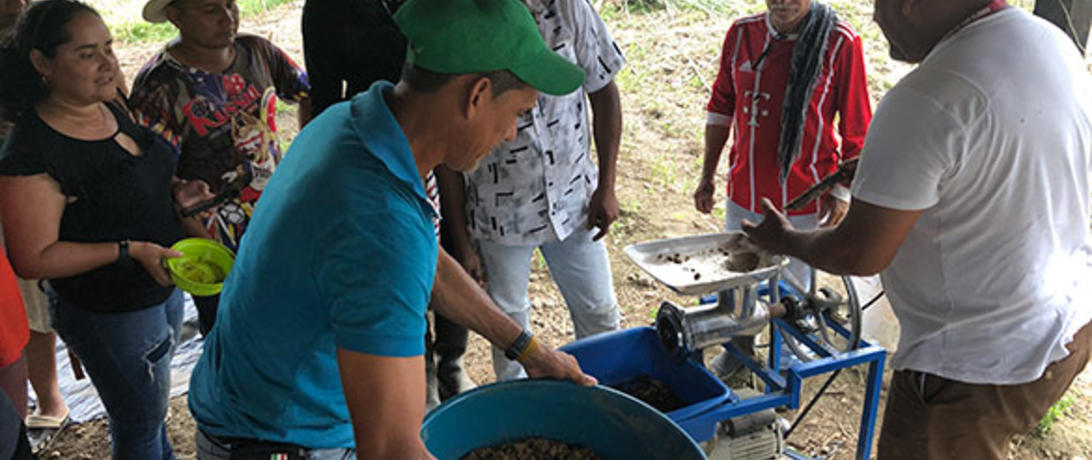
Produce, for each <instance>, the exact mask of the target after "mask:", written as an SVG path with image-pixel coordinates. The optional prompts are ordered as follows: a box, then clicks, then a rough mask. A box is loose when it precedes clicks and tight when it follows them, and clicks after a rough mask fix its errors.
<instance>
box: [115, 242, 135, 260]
mask: <svg viewBox="0 0 1092 460" xmlns="http://www.w3.org/2000/svg"><path fill="white" fill-rule="evenodd" d="M118 265H121V266H122V267H131V266H133V257H132V256H130V255H129V240H122V241H118Z"/></svg>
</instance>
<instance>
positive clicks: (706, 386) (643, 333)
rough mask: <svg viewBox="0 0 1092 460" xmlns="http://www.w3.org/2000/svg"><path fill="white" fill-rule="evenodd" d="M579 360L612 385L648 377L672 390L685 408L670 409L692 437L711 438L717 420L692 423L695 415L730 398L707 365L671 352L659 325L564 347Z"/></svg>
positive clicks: (586, 370) (670, 413)
mask: <svg viewBox="0 0 1092 460" xmlns="http://www.w3.org/2000/svg"><path fill="white" fill-rule="evenodd" d="M561 350H564V351H566V352H568V353H570V354H572V355H573V356H574V357H576V360H577V361H578V362H580V368H581V369H583V370H584V372H585V373H587V374H589V375H592V376H594V377H595V378H597V379H599V383H600V384H602V385H607V386H613V385H617V384H620V383H624V382H626V381H629V380H632V379H635V378H637V377H640V376H642V375H647V376H649V377H651V378H653V379H656V380H659V381H661V382H663V383H664V384H665V385H667V386H668V387H669V388H671V390H672V391H674V392H675V394H676V395H677V396H678V397H679V399H680V400H682V402H683V404H686V406H684V407H682V408H680V409H677V410H673V411H671V412H668V413H667V416H668V418H670V419H671V420H672V421H674V422H676V423H678V424H679V425H680V426H682V427H683V428H684V429H685V430H686V432H687V433H688V434H689V435H690V436H691V437H692V438H694V439H697V440H706V439H709V438H711V437H712V435H713V430H714V429H715V428H716V424H715V423H712V424H710V423H700V424H695V423H689V422H690V420H691V419H693V418H694V417H695V416H697V415H699V414H701V413H704V412H707V411H709V410H710V409H712V408H714V407H716V406H719V405H720V404H722V403H724V402H725V401H727V400H728V399H729V397H730V396H729V395H730V393H729V391H728V387H727V386H725V385H724V383H722V382H721V381H720V380H719V379H717V378H716V377H714V376H713V374H711V373H710V372H709V371H708V370H706V369H705V367H703V366H701V365H700V364H698V363H696V362H694V361H692V360H689V359H678V358H676V357H674V356H671V355H669V354H668V353H667V352H665V351H664V350H663V348H662V347H661V346H660V341H659V338H658V336H657V335H656V329H654V328H651V327H636V328H632V329H624V330H621V331H616V332H608V333H603V334H598V335H595V336H592V337H588V338H586V339H583V340H578V341H576V342H573V343H570V344H568V345H565V346H563V347H561Z"/></svg>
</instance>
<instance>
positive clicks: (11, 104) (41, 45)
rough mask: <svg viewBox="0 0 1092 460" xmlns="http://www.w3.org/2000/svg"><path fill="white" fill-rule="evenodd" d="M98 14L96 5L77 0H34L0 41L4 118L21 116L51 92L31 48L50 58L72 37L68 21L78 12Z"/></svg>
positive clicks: (0, 93)
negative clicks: (33, 59)
mask: <svg viewBox="0 0 1092 460" xmlns="http://www.w3.org/2000/svg"><path fill="white" fill-rule="evenodd" d="M83 12H87V13H91V14H94V15H95V16H99V13H98V12H97V11H95V9H94V8H91V7H90V6H88V5H86V4H84V3H82V2H79V1H77V0H42V1H38V2H33V3H31V4H30V7H29V8H27V10H26V11H25V12H23V14H22V15H21V16H19V20H18V21H17V22H16V23H15V29H14V30H13V31H12V32H11V33H10V34H9V35H7V36H6V37H4V38H3V40H2V42H0V74H2V75H3V76H4V77H3V78H0V110H2V111H3V113H4V114H5V118H8V119H10V120H19V119H20V118H22V117H23V115H25V114H26V113H28V112H29V111H31V110H33V109H34V106H35V105H36V104H37V103H38V102H40V101H41V100H42V99H45V97H46V96H48V95H49V87H48V86H47V85H46V83H45V82H44V81H43V80H42V76H41V75H40V74H39V73H38V71H37V70H35V69H34V65H32V64H31V63H30V51H31V50H38V51H40V52H41V53H42V54H43V55H45V56H46V57H48V58H53V57H54V56H56V54H57V47H59V46H61V45H63V44H65V43H68V41H69V40H71V39H72V37H71V36H69V33H68V23H69V22H71V21H72V18H74V17H76V15H77V14H79V13H83Z"/></svg>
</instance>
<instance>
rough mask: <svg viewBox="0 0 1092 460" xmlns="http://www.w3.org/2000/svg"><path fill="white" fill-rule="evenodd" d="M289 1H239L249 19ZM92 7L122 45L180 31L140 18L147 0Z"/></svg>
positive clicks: (112, 0) (113, 0) (100, 0)
mask: <svg viewBox="0 0 1092 460" xmlns="http://www.w3.org/2000/svg"><path fill="white" fill-rule="evenodd" d="M288 1H289V0H238V5H239V15H240V16H242V17H243V18H247V17H250V16H253V15H257V14H261V13H263V12H265V11H268V10H271V9H273V8H276V7H277V6H279V5H281V4H283V3H287V2H288ZM89 3H90V4H91V6H93V7H95V9H96V10H98V11H99V14H102V17H103V20H104V21H106V25H107V26H109V27H110V33H111V34H113V36H114V40H115V41H117V42H118V43H123V44H138V43H158V42H165V41H167V40H170V39H171V38H174V36H175V35H176V34H177V31H176V30H175V28H174V26H172V25H171V24H170V23H166V22H165V23H160V24H153V23H150V22H147V21H145V20H144V19H143V18H141V17H140V11H141V9H143V8H144V0H91V1H90V2H89Z"/></svg>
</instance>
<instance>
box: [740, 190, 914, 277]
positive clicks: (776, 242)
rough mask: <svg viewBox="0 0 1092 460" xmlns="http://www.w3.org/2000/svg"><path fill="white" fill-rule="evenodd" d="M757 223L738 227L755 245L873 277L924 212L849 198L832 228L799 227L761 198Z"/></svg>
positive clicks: (813, 263)
mask: <svg viewBox="0 0 1092 460" xmlns="http://www.w3.org/2000/svg"><path fill="white" fill-rule="evenodd" d="M762 208H763V210H764V211H765V212H764V214H765V217H764V219H763V220H762V222H761V223H758V224H752V223H749V222H744V224H743V231H744V232H747V235H748V236H749V237H750V238H751V240H752V241H754V242H755V243H756V244H757V245H759V246H760V247H762V248H763V249H766V250H768V251H771V252H774V253H777V254H786V255H790V256H793V257H796V258H798V259H801V260H803V261H804V262H807V263H808V265H811V266H813V267H815V268H818V269H821V270H823V271H827V272H830V273H833V274H836V275H861V276H867V275H874V274H876V273H879V272H880V271H882V270H883V269H885V268H887V266H888V265H890V264H891V260H893V259H894V258H895V254H896V253H897V252H898V250H899V246H902V242H903V241H905V240H906V236H907V235H908V234H910V230H911V229H913V228H914V224H916V223H917V221H918V218H919V217H921V214H922V212H924V210H917V211H901V210H897V209H890V208H885V207H882V206H877V205H874V204H871V203H867V202H864V201H861V200H859V199H856V198H855V199H853V201H852V202H851V203H850V205H849V212H848V213H846V217H845V219H844V220H842V222H841V223H840V224H839V225H838V226H837V227H834V228H830V229H824V230H817V231H800V230H796V229H794V228H793V227H792V224H790V223H789V221H788V219H786V218H785V216H784V214H782V213H780V212H778V211H777V210H776V209H774V207H773V204H772V203H770V200H768V199H763V200H762Z"/></svg>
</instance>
